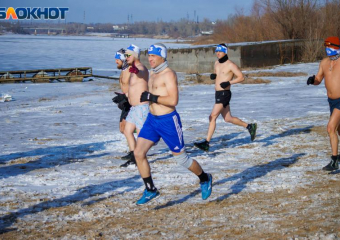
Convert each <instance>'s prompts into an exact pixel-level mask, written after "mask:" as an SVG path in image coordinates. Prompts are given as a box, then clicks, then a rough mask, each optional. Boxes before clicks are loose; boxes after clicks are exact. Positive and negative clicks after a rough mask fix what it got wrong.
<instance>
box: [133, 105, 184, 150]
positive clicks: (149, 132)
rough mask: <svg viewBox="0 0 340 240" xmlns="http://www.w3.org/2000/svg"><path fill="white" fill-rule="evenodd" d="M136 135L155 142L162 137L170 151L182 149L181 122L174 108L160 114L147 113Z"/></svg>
mask: <svg viewBox="0 0 340 240" xmlns="http://www.w3.org/2000/svg"><path fill="white" fill-rule="evenodd" d="M138 137H139V138H140V137H141V138H145V139H147V140H150V141H152V142H155V143H156V142H158V141H159V139H160V138H162V139H163V141H164V142H165V143H166V145H168V147H169V148H170V150H171V151H172V152H175V153H179V152H182V151H183V150H184V138H183V132H182V123H181V119H180V117H179V114H178V113H177V111H176V110H175V111H173V112H171V113H168V114H165V115H161V116H155V115H152V114H151V113H149V114H148V117H147V118H146V120H145V122H144V125H143V128H142V130H141V131H140V133H139V135H138Z"/></svg>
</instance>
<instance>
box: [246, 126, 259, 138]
mask: <svg viewBox="0 0 340 240" xmlns="http://www.w3.org/2000/svg"><path fill="white" fill-rule="evenodd" d="M256 129H257V123H251V124H250V127H249V128H248V131H249V133H250V139H251V140H252V141H254V140H255V137H256Z"/></svg>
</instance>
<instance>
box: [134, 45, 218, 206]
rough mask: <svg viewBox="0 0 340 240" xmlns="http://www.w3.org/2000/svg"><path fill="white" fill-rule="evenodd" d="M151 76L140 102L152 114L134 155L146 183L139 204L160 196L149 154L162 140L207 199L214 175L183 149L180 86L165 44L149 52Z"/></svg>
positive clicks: (152, 47)
mask: <svg viewBox="0 0 340 240" xmlns="http://www.w3.org/2000/svg"><path fill="white" fill-rule="evenodd" d="M148 53H149V63H150V66H151V70H152V71H151V73H150V76H149V83H148V85H149V92H148V91H144V92H143V93H142V95H141V97H140V101H141V102H150V113H149V115H148V117H147V119H146V121H145V123H144V125H143V128H142V130H141V131H140V133H139V135H138V139H137V145H136V148H135V151H134V155H135V158H136V162H137V167H138V170H139V173H140V175H141V177H142V178H143V181H144V184H145V190H144V193H143V196H142V197H141V198H140V199H139V200H138V201H137V204H138V205H141V204H145V203H147V202H148V201H150V200H152V199H154V198H156V197H157V196H159V192H158V190H157V188H156V187H155V186H154V183H153V180H152V177H151V170H150V165H149V162H148V161H147V159H146V154H147V152H148V151H149V149H150V148H151V147H152V146H153V145H154V143H156V142H158V141H159V139H160V138H162V139H163V141H164V142H165V143H166V144H167V145H168V147H169V148H170V150H171V151H172V153H173V157H174V159H176V161H177V163H178V164H179V165H182V166H183V167H185V168H187V169H189V170H190V171H191V172H193V173H194V174H195V175H197V176H198V178H199V179H200V185H201V189H202V199H203V200H205V199H207V198H208V197H209V196H210V194H211V191H212V176H211V174H209V173H205V172H204V171H203V169H202V168H201V166H200V165H199V163H198V162H197V161H196V160H194V159H192V158H190V157H189V156H188V155H187V153H186V151H185V146H184V139H183V132H182V124H181V120H180V117H179V115H178V113H177V111H176V105H177V103H178V84H177V75H176V73H175V72H174V71H173V70H172V69H170V68H169V67H168V64H167V61H166V57H167V49H166V47H165V46H164V45H163V44H154V45H151V46H150V48H149V49H148Z"/></svg>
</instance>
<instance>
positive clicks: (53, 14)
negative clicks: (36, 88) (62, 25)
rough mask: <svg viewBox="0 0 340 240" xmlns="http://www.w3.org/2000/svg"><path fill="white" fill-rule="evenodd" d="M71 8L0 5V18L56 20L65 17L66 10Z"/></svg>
mask: <svg viewBox="0 0 340 240" xmlns="http://www.w3.org/2000/svg"><path fill="white" fill-rule="evenodd" d="M68 10H69V8H64V7H60V8H59V7H51V8H37V7H33V8H31V7H27V8H23V7H19V8H13V7H9V8H7V10H6V8H3V7H0V20H9V19H14V20H24V19H34V20H39V19H45V20H56V19H65V18H66V12H67V11H68Z"/></svg>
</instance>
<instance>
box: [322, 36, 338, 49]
mask: <svg viewBox="0 0 340 240" xmlns="http://www.w3.org/2000/svg"><path fill="white" fill-rule="evenodd" d="M324 45H325V46H326V47H330V48H333V49H340V39H339V38H338V37H328V38H326V40H325V44H324Z"/></svg>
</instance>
